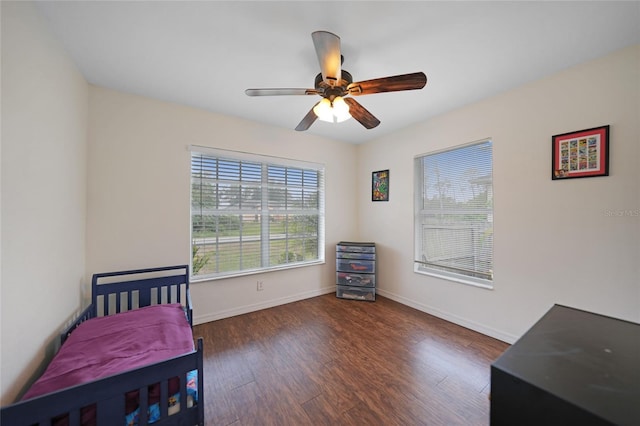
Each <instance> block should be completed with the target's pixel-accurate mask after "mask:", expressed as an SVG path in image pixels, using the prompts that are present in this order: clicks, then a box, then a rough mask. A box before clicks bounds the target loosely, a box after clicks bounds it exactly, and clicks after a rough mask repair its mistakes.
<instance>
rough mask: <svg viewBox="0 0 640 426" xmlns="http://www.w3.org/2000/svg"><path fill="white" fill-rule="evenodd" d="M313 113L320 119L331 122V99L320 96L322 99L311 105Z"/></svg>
mask: <svg viewBox="0 0 640 426" xmlns="http://www.w3.org/2000/svg"><path fill="white" fill-rule="evenodd" d="M313 113H314V114H315V115H316V116H318V118H319V119H320V121H326V122H329V123H333V109H332V108H331V101H330V100H329V99H327V98H322V100H321V101H320V102H318V104H317V105H316V106H314V107H313Z"/></svg>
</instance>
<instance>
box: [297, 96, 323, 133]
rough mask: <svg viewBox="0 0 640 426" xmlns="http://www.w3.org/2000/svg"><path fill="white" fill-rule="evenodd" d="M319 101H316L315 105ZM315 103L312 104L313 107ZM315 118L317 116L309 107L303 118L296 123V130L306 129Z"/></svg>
mask: <svg viewBox="0 0 640 426" xmlns="http://www.w3.org/2000/svg"><path fill="white" fill-rule="evenodd" d="M319 103H320V102H318V103H316V105H318V104H319ZM316 105H314V107H315V106H316ZM317 118H318V116H317V115H316V113H315V112H313V108H311V109H310V110H309V112H308V113H307V115H305V116H304V118H303V119H302V121H301V122H300V124H298V126H296V130H297V131H299V132H302V131H304V130H307V129H308V128H309V127H311V125H312V124H313V123H314V122H315V121H316V119H317Z"/></svg>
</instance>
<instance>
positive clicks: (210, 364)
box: [194, 294, 508, 426]
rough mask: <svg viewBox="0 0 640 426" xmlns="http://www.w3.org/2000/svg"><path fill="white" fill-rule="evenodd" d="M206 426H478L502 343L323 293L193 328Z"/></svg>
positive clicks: (410, 313) (396, 309)
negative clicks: (200, 345) (198, 343)
mask: <svg viewBox="0 0 640 426" xmlns="http://www.w3.org/2000/svg"><path fill="white" fill-rule="evenodd" d="M194 334H195V336H202V337H204V344H205V361H204V375H205V381H204V403H205V418H206V424H207V425H234V426H240V425H296V426H297V425H358V426H362V425H403V426H405V425H488V424H489V400H488V395H489V366H490V364H491V362H493V361H494V360H495V359H496V358H497V357H498V356H499V355H500V354H501V353H502V352H503V351H504V350H505V349H506V348H507V347H508V344H506V343H504V342H501V341H499V340H496V339H493V338H490V337H487V336H484V335H482V334H479V333H476V332H474V331H471V330H468V329H466V328H463V327H460V326H457V325H454V324H452V323H449V322H447V321H444V320H441V319H438V318H436V317H433V316H431V315H428V314H425V313H423V312H420V311H417V310H415V309H412V308H409V307H407V306H404V305H402V304H400V303H397V302H394V301H392V300H390V299H387V298H384V297H380V296H378V297H377V300H376V302H375V303H371V302H361V301H350V300H343V299H337V298H336V297H335V295H333V294H328V295H324V296H319V297H315V298H312V299H307V300H303V301H300V302H295V303H290V304H287V305H283V306H278V307H275V308H270V309H265V310H262V311H258V312H253V313H250V314H245V315H240V316H236V317H233V318H227V319H223V320H219V321H214V322H210V323H207V324H201V325H197V326H195V327H194Z"/></svg>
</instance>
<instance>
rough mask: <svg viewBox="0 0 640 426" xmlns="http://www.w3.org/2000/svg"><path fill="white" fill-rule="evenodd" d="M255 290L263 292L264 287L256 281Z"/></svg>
mask: <svg viewBox="0 0 640 426" xmlns="http://www.w3.org/2000/svg"><path fill="white" fill-rule="evenodd" d="M256 290H257V291H262V290H264V286H263V285H262V281H258V283H257V284H256Z"/></svg>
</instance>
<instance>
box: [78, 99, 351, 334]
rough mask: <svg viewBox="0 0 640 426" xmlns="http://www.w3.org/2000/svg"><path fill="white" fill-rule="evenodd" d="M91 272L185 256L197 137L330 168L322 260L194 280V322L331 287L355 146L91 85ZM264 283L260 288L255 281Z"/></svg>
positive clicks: (346, 222) (344, 233)
mask: <svg viewBox="0 0 640 426" xmlns="http://www.w3.org/2000/svg"><path fill="white" fill-rule="evenodd" d="M90 93H91V94H90V125H89V128H90V137H89V140H90V142H89V180H88V215H87V217H88V225H87V236H88V239H87V240H88V246H87V271H88V272H89V273H94V272H104V271H109V270H120V269H128V268H140V267H153V266H161V265H167V264H180V263H188V262H189V253H190V249H189V226H190V218H189V214H190V211H189V202H190V201H189V196H190V193H189V191H190V152H189V151H188V150H187V146H188V145H199V146H206V147H214V148H220V149H230V150H236V151H243V152H253V153H257V154H266V155H271V156H278V157H284V158H291V159H296V160H303V161H313V162H317V163H324V164H325V167H326V176H327V178H326V201H325V203H326V236H325V240H326V253H325V257H326V264H324V265H319V266H310V267H303V268H297V269H293V270H286V271H278V272H269V273H265V274H257V275H249V276H244V277H237V278H228V279H222V280H216V281H209V282H199V283H194V284H193V285H192V295H193V302H194V309H195V322H197V323H200V322H206V321H211V320H215V319H219V318H223V317H227V316H231V315H235V314H239V313H243V312H248V311H253V310H256V309H260V308H264V307H268V306H274V305H277V304H281V303H286V302H289V301H293V300H298V299H302V298H306V297H311V296H315V295H319V294H323V293H326V292H329V291H335V254H334V251H335V250H334V247H335V244H336V243H337V242H338V241H339V240H340V239H346V238H355V237H356V235H357V234H356V228H357V227H356V223H355V218H356V214H355V208H356V203H355V200H354V199H353V197H352V194H353V193H354V191H355V187H356V183H355V166H354V165H355V164H356V163H357V157H356V146H354V145H350V144H345V143H341V142H335V141H331V140H327V139H322V138H318V137H315V136H312V135H309V134H306V133H298V132H295V131H293V130H289V129H276V128H273V127H268V126H264V125H260V124H256V123H253V122H248V121H244V120H240V119H235V118H232V117H226V116H221V115H218V114H214V113H210V112H205V111H202V110H197V109H193V108H188V107H184V106H180V105H175V104H169V103H164V102H159V101H154V100H150V99H146V98H142V97H138V96H134V95H129V94H124V93H118V92H114V91H111V90H107V89H103V88H98V87H91V90H90ZM258 280H260V281H263V283H264V290H263V291H260V292H258V291H256V282H257V281H258Z"/></svg>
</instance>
